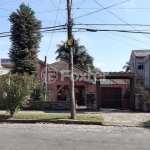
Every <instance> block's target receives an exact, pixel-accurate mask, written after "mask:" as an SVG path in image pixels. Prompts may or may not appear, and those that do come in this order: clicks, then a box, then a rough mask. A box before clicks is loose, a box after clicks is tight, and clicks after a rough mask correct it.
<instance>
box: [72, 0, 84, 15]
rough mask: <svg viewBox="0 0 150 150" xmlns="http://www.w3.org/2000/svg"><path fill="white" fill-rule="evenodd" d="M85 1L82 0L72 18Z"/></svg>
mask: <svg viewBox="0 0 150 150" xmlns="http://www.w3.org/2000/svg"><path fill="white" fill-rule="evenodd" d="M85 1H86V0H83V1H82V2H81V3H80V5H79V6H78V8H77V9H76V11H74V12H73V14H72V15H73V16H74V15H75V13H76V12H77V10H78V9H80V7H81V6H82V4H83V3H84V2H85Z"/></svg>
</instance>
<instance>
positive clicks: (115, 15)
mask: <svg viewBox="0 0 150 150" xmlns="http://www.w3.org/2000/svg"><path fill="white" fill-rule="evenodd" d="M93 1H95V3H97V4H98V5H100V6H101V7H102V8H103V9H105V10H107V11H108V12H109V13H111V14H112V15H113V16H115V17H116V18H118V19H119V20H121V21H122V22H124V23H125V24H127V25H129V26H130V27H131V28H133V29H135V30H137V29H136V28H135V27H133V26H132V25H130V24H128V23H127V22H126V21H124V20H123V19H121V18H119V17H118V16H117V15H115V14H114V13H112V12H111V11H109V10H108V9H107V7H106V8H105V7H104V6H102V5H101V4H100V3H98V2H97V1H96V0H93ZM137 31H138V30H137ZM142 34H143V35H144V36H146V37H147V38H150V37H148V36H147V35H145V34H144V33H142Z"/></svg>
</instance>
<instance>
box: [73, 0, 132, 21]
mask: <svg viewBox="0 0 150 150" xmlns="http://www.w3.org/2000/svg"><path fill="white" fill-rule="evenodd" d="M127 1H129V0H126V1H123V2H120V3H117V4H114V5H111V6H108V7H106V8H102V9H99V10H97V11H93V12H90V13H88V14H85V15H82V16H78V17H76V18H74V20H76V19H79V18H83V17H85V16H88V15H91V14H94V13H97V12H99V11H102V10H105V9H108V8H111V7H114V6H117V5H120V4H122V3H125V2H127Z"/></svg>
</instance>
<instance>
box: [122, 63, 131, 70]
mask: <svg viewBox="0 0 150 150" xmlns="http://www.w3.org/2000/svg"><path fill="white" fill-rule="evenodd" d="M122 68H123V69H125V72H129V71H130V62H126V64H125V65H124V66H123V67H122Z"/></svg>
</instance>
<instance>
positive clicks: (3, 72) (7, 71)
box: [0, 68, 10, 75]
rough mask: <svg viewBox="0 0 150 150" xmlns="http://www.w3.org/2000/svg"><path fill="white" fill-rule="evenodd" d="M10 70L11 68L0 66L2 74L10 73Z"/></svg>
mask: <svg viewBox="0 0 150 150" xmlns="http://www.w3.org/2000/svg"><path fill="white" fill-rule="evenodd" d="M9 72H10V69H9V68H0V75H3V74H8V73H9Z"/></svg>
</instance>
